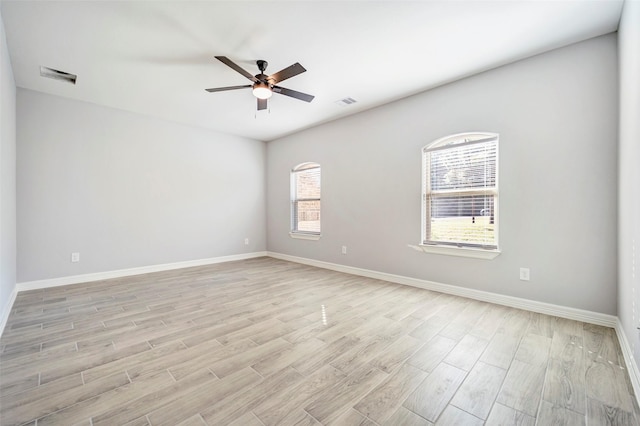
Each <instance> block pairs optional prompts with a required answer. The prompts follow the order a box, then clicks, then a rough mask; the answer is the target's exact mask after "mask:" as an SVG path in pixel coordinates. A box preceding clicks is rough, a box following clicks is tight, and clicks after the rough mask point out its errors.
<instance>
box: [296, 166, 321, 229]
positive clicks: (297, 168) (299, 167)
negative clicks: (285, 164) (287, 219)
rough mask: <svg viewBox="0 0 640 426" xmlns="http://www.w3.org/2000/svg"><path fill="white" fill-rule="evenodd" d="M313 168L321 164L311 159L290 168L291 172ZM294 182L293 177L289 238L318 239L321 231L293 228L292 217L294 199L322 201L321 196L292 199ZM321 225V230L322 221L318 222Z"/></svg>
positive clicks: (319, 167)
mask: <svg viewBox="0 0 640 426" xmlns="http://www.w3.org/2000/svg"><path fill="white" fill-rule="evenodd" d="M313 168H318V169H321V166H320V164H319V163H315V162H312V161H309V162H306V163H301V164H298V165H297V166H296V167H294V168H293V169H291V174H293V173H296V172H299V171H303V170H308V169H313ZM295 185H296V184H295V182H294V179H291V180H290V192H291V201H290V202H291V207H290V208H291V223H290V228H289V237H291V238H295V239H299V240H319V239H320V237H321V236H322V234H321V232H308V231H298V230H295V229H293V228H294V220H295V219H294V217H293V205H294V203H295V202H296V201H310V200H317V201H320V202H321V203H322V196H321V197H320V198H317V199H309V200H302V199H298V200H296V199H294V195H293V194H294V193H295V191H296V186H295ZM320 226H321V228H320V229H321V230H322V223H321V224H320Z"/></svg>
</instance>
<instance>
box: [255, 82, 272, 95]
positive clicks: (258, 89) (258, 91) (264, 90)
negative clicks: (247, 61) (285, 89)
mask: <svg viewBox="0 0 640 426" xmlns="http://www.w3.org/2000/svg"><path fill="white" fill-rule="evenodd" d="M272 95H273V91H272V90H271V88H270V87H269V85H268V84H265V83H256V84H254V85H253V96H255V97H256V98H258V99H269V98H270V97H271V96H272Z"/></svg>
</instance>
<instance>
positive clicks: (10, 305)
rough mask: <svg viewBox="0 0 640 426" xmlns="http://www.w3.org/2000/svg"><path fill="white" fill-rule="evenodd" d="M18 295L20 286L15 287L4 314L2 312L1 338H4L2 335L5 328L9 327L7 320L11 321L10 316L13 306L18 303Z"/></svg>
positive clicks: (0, 319)
mask: <svg viewBox="0 0 640 426" xmlns="http://www.w3.org/2000/svg"><path fill="white" fill-rule="evenodd" d="M17 295H18V286H17V285H16V286H14V287H13V291H12V292H11V295H10V296H9V300H7V303H6V304H5V305H4V307H3V310H2V312H0V314H1V315H2V317H0V337H2V333H4V327H5V326H6V325H7V320H8V319H9V314H10V313H11V310H12V309H13V304H14V303H15V301H16V296H17Z"/></svg>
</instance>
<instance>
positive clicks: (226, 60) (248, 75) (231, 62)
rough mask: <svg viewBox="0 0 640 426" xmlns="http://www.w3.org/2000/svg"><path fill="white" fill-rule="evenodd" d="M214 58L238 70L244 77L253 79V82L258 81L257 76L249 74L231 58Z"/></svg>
mask: <svg viewBox="0 0 640 426" xmlns="http://www.w3.org/2000/svg"><path fill="white" fill-rule="evenodd" d="M215 58H216V59H217V60H219V61H220V62H222V63H223V64H225V65H226V66H228V67H229V68H232V69H234V70H235V71H237V72H239V73H240V74H242V75H244V76H245V77H247V78H248V79H249V80H251V81H253V82H254V83H257V82H258V79H257V78H255V77H254V76H252V75H251V74H249V72H247V71H245V69H244V68H241V67H240V65H238V64H236V63H235V62H233V61H232V60H231V59H229V58H227V57H226V56H216V57H215Z"/></svg>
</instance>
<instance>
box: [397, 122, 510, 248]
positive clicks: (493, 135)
mask: <svg viewBox="0 0 640 426" xmlns="http://www.w3.org/2000/svg"><path fill="white" fill-rule="evenodd" d="M478 134H482V135H486V136H487V137H486V138H483V139H479V140H475V141H471V142H464V143H463V144H464V145H466V144H472V143H479V142H481V141H485V140H490V139H496V140H499V137H500V136H499V134H498V133H489V132H466V133H459V134H455V135H450V136H446V137H444V138H440V139H438V140H436V141H434V142H432V143H430V144H429V145H427V146H425V147H423V148H422V155H423V156H424V153H425V152H426V151H427V150H431V151H434V150H440V149H446V148H447V146H446V145H444V146H441V147H438V148H435V149H434V147H437V146H438V145H440V144H442V143H443V142H444V141H447V140H452V139H455V138H457V137H464V136H466V135H478ZM460 145H461V144H457V146H460ZM499 155H500V152H499V151H498V152H496V160H497V161H498V167H499V164H500V163H499ZM423 156H422V157H421V161H422V164H423V167H424V157H423ZM427 174H430V172H429V173H425V171H424V170H423V172H422V178H423V179H422V202H421V206H422V207H421V209H422V215H421V217H422V223H421V231H420V232H421V237H420V238H421V239H422V238H424V237H425V235H426V226H427V221H426V217H427V215H428V213H427V211H426V209H425V204H424V203H425V201H424V197H425V196H426V195H425V194H426V193H427V191H428V189H429V188H428V185H429V181H428V179H429V177H428V176H427ZM498 176H499V170H496V187H499V186H498V185H499V181H498ZM491 192H495V191H491ZM499 212H500V209H499V204H498V202H497V201H496V204H495V218H496V221H497V223H498V228H497V229H496V247H495V248H482V247H460V246H455V245H449V244H437V242H435V243H434V244H424V243H420V244H418V245H412V244H409V247H411V248H413V249H414V250H418V251H422V252H424V253H433V254H441V255H448V256H460V257H470V258H476V259H495V258H496V257H498V256H499V255H500V253H501V250H500V244H499V230H500V226H499V224H500V222H499Z"/></svg>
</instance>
